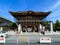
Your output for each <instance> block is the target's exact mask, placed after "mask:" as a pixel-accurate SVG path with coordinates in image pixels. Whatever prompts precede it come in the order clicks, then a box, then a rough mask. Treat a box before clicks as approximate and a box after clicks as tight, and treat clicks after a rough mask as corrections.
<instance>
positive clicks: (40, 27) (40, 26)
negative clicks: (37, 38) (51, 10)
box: [39, 24, 42, 32]
mask: <svg viewBox="0 0 60 45" xmlns="http://www.w3.org/2000/svg"><path fill="white" fill-rule="evenodd" d="M41 31H42V25H41V24H39V32H41Z"/></svg>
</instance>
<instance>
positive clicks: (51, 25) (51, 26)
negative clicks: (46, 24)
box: [50, 22, 53, 33]
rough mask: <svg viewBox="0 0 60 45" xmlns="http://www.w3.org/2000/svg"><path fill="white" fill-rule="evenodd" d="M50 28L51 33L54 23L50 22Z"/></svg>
mask: <svg viewBox="0 0 60 45" xmlns="http://www.w3.org/2000/svg"><path fill="white" fill-rule="evenodd" d="M50 30H51V33H52V32H53V23H52V22H50Z"/></svg>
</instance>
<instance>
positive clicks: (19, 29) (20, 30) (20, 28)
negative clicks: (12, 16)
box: [18, 24, 22, 33]
mask: <svg viewBox="0 0 60 45" xmlns="http://www.w3.org/2000/svg"><path fill="white" fill-rule="evenodd" d="M18 33H22V27H21V24H19V25H18Z"/></svg>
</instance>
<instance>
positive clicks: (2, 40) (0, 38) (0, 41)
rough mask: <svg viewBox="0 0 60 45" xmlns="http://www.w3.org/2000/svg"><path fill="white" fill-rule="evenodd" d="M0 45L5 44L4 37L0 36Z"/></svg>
mask: <svg viewBox="0 0 60 45" xmlns="http://www.w3.org/2000/svg"><path fill="white" fill-rule="evenodd" d="M0 43H5V35H4V34H0Z"/></svg>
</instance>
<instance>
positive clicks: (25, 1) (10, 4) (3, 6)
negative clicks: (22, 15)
mask: <svg viewBox="0 0 60 45" xmlns="http://www.w3.org/2000/svg"><path fill="white" fill-rule="evenodd" d="M28 10H32V11H42V12H48V11H51V14H49V16H47V17H46V18H45V20H47V21H49V20H51V21H53V22H55V21H56V20H59V21H60V0H0V17H3V18H6V19H7V20H10V21H12V22H15V20H16V19H15V18H14V17H13V16H12V15H11V14H10V13H9V11H13V12H17V11H28Z"/></svg>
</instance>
